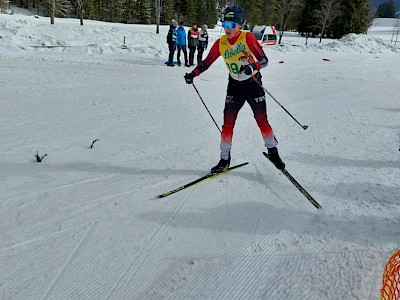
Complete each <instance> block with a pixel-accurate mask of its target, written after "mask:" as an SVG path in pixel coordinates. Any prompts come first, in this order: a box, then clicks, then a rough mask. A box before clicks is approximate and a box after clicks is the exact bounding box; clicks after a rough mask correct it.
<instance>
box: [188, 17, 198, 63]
mask: <svg viewBox="0 0 400 300" xmlns="http://www.w3.org/2000/svg"><path fill="white" fill-rule="evenodd" d="M198 45H199V29H198V28H197V24H193V26H192V27H190V29H189V31H188V46H189V65H191V66H194V63H193V60H194V54H195V52H196V48H197V46H198Z"/></svg>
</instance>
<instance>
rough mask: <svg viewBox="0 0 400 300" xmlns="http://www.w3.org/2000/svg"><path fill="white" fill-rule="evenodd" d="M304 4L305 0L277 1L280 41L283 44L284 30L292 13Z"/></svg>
mask: <svg viewBox="0 0 400 300" xmlns="http://www.w3.org/2000/svg"><path fill="white" fill-rule="evenodd" d="M303 5H304V1H303V0H282V1H277V2H276V10H277V17H278V20H279V41H278V44H281V41H282V37H283V32H284V31H285V30H286V25H287V23H288V21H289V18H290V16H291V15H292V13H293V12H294V11H295V10H297V9H299V8H301V7H302V6H303Z"/></svg>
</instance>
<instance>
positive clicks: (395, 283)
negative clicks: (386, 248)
mask: <svg viewBox="0 0 400 300" xmlns="http://www.w3.org/2000/svg"><path fill="white" fill-rule="evenodd" d="M380 300H400V250H399V251H397V252H396V253H394V254H393V255H392V256H391V257H390V258H389V260H388V262H387V264H386V266H385V269H384V272H383V277H382V289H381V298H380Z"/></svg>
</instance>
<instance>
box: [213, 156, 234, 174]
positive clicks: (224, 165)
mask: <svg viewBox="0 0 400 300" xmlns="http://www.w3.org/2000/svg"><path fill="white" fill-rule="evenodd" d="M230 163H231V157H230V156H229V158H228V159H222V158H221V160H220V161H219V163H218V164H217V165H216V166H215V167H212V168H211V173H212V174H218V173H221V172H223V171H226V170H228V168H229V164H230Z"/></svg>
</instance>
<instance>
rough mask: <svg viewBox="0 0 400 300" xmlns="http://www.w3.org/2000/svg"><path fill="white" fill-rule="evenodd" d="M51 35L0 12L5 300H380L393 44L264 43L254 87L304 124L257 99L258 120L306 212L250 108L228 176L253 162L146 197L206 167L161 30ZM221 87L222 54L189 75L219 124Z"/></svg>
mask: <svg viewBox="0 0 400 300" xmlns="http://www.w3.org/2000/svg"><path fill="white" fill-rule="evenodd" d="M49 23H50V22H49V19H48V18H42V17H39V18H35V17H34V16H23V15H17V14H14V15H0V108H1V109H0V141H1V143H0V153H1V158H0V236H1V239H0V270H1V272H0V299H1V300H37V299H41V300H50V299H51V300H63V299H65V300H86V299H90V300H91V299H96V300H101V299H104V300H121V299H129V300H132V299H134V300H136V299H137V300H145V299H148V300H155V299H171V300H178V299H184V300H186V299H195V300H197V299H226V300H236V299H246V300H247V299H251V300H253V299H260V300H261V299H262V300H282V299H285V300H299V299H302V300H303V299H307V300H343V299H346V300H353V299H354V300H355V299H357V300H373V299H378V298H379V293H380V288H381V281H382V273H383V268H384V266H385V263H386V261H387V260H388V259H389V257H390V256H391V254H392V253H393V252H394V251H395V250H397V249H399V248H400V218H399V216H400V196H399V195H400V152H399V146H400V124H399V120H400V118H399V114H400V104H399V94H400V85H399V82H400V54H399V53H398V48H394V47H393V46H392V45H391V44H390V40H389V42H388V40H387V39H385V38H382V37H383V36H380V35H379V33H377V34H376V35H370V34H368V35H354V34H350V35H347V36H345V37H343V38H342V39H341V40H323V43H322V44H319V43H318V41H319V40H318V39H312V38H310V39H309V40H308V45H304V43H305V40H304V38H302V37H300V36H299V35H297V34H295V33H289V32H288V33H285V36H284V39H283V42H284V44H283V46H279V47H275V48H265V52H266V54H267V56H268V58H269V65H268V66H267V67H266V68H264V69H262V70H261V73H262V75H263V85H264V87H265V88H266V89H267V90H268V91H269V92H270V93H271V94H272V95H273V96H274V97H275V98H276V99H277V100H278V101H279V102H280V103H281V104H282V105H283V106H284V107H285V108H286V109H287V110H288V111H289V112H290V113H292V114H293V115H294V116H295V117H296V118H297V119H298V120H299V121H300V122H301V123H302V124H305V125H308V126H309V128H308V129H307V130H303V129H302V128H301V127H300V126H298V124H297V123H295V122H294V121H293V119H292V118H290V116H289V115H288V114H287V113H286V112H285V111H284V110H283V109H282V108H281V107H280V106H279V105H278V104H277V103H276V102H275V101H274V100H273V99H271V97H269V96H267V107H268V118H269V121H270V123H271V125H272V126H273V128H274V132H275V134H276V136H277V138H278V140H279V145H278V147H279V151H280V155H281V157H282V159H283V160H284V161H285V163H286V166H287V170H288V171H289V172H290V173H291V174H292V175H293V176H294V177H295V178H296V179H297V180H298V181H299V182H300V183H301V185H302V186H303V187H304V188H305V189H306V190H307V191H308V192H309V193H310V194H311V195H312V196H313V197H314V198H315V199H316V200H317V201H318V202H319V203H320V205H321V206H322V210H317V209H315V207H313V206H312V205H311V204H310V202H309V201H307V199H306V198H305V197H304V196H303V195H302V194H301V193H300V192H299V191H298V190H297V189H296V188H295V187H294V185H292V184H291V183H290V182H289V181H288V180H287V178H286V177H284V176H283V174H282V173H280V172H279V171H278V170H277V169H275V168H274V167H273V165H272V164H271V163H270V162H269V161H268V160H266V159H265V157H264V156H263V155H262V151H265V150H266V149H265V147H264V145H263V141H262V138H261V135H260V132H259V130H258V127H257V125H256V122H255V120H254V118H253V114H252V112H251V110H250V108H249V106H248V105H247V104H246V105H245V106H244V107H243V109H242V110H241V111H240V114H239V116H238V119H237V122H236V127H235V133H234V140H233V148H232V165H236V164H240V163H243V162H249V164H248V165H246V166H244V167H242V168H240V169H237V170H234V171H232V172H230V173H228V174H226V175H221V176H219V177H217V178H213V179H210V180H208V181H206V182H203V183H201V184H199V185H196V186H193V187H191V188H188V189H185V190H182V191H180V192H178V193H175V194H173V195H170V196H169V197H166V198H163V199H157V198H156V195H159V194H161V193H164V192H167V191H169V190H172V189H174V188H176V187H179V186H181V185H184V184H186V183H188V182H190V181H192V180H195V179H197V178H199V177H201V176H203V175H205V174H207V173H208V172H209V170H210V168H211V167H212V166H214V165H215V164H216V163H217V162H218V160H219V142H220V136H219V132H218V130H217V128H216V127H215V125H214V124H213V122H212V120H211V118H210V116H209V115H208V113H207V111H206V110H205V108H204V106H203V104H202V103H201V101H200V99H199V97H198V95H197V93H196V92H195V90H194V89H193V87H192V86H191V85H187V84H186V83H185V81H184V79H183V76H184V74H185V73H186V72H189V71H190V70H191V68H186V67H173V68H170V67H167V66H165V65H164V62H165V60H166V58H167V55H168V51H167V44H166V33H167V30H168V28H167V27H166V26H162V27H161V33H160V34H159V35H156V34H155V26H154V25H148V26H147V25H126V24H111V23H102V22H96V21H89V20H85V21H84V26H80V25H79V20H76V19H56V23H55V25H50V24H49ZM385 26H386V25H385ZM186 29H187V28H186ZM377 31H379V30H377ZM220 34H221V28H220V27H216V28H215V29H213V30H210V35H211V39H212V41H214V40H216V39H217V38H218V37H219V36H220ZM124 37H125V45H126V46H127V48H126V49H124V47H121V45H123V41H124ZM212 41H211V42H212ZM227 78H228V72H227V69H226V66H225V64H224V62H223V60H222V59H221V58H220V59H218V60H217V61H216V62H215V63H214V64H213V65H212V66H211V67H210V68H209V69H208V70H207V71H206V72H205V73H203V74H201V76H199V77H197V78H195V80H194V83H195V85H196V87H197V88H198V90H199V93H200V95H201V97H202V99H203V100H204V102H205V103H206V105H207V107H208V109H209V111H210V113H211V114H212V115H213V116H214V118H215V120H216V122H217V123H218V125H219V126H221V123H222V111H223V109H224V101H225V93H226V85H227ZM95 140H97V141H96V142H95V143H94V144H93V147H92V148H91V147H90V146H91V145H92V143H93V141H95ZM37 153H38V154H39V156H44V155H45V154H47V156H44V158H43V161H42V162H41V163H38V162H37V161H36V159H35V155H36V154H37Z"/></svg>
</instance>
